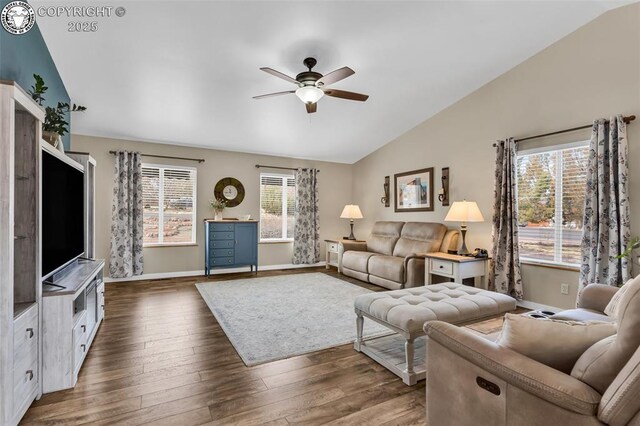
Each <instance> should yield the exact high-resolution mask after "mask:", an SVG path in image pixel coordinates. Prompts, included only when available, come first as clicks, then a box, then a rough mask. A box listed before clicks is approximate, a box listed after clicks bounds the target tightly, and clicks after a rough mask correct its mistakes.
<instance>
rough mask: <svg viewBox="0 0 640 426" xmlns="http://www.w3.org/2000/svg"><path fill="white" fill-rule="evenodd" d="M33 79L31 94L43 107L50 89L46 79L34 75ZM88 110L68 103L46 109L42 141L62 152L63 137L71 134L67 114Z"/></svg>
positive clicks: (59, 103) (60, 103)
mask: <svg viewBox="0 0 640 426" xmlns="http://www.w3.org/2000/svg"><path fill="white" fill-rule="evenodd" d="M33 78H34V79H35V81H36V82H35V83H34V85H33V86H31V90H30V91H29V94H30V95H31V98H32V99H33V100H34V101H36V102H37V103H38V105H40V106H42V103H43V102H44V100H45V99H44V96H43V95H44V94H45V93H46V92H47V90H48V89H49V88H48V87H47V86H46V85H45V83H44V79H43V78H42V77H40V76H39V75H38V74H34V75H33ZM86 109H87V108H86V107H84V106H82V105H76V104H73V106H70V105H69V104H68V103H66V102H58V105H57V106H56V107H55V108H53V107H50V106H47V107H45V118H44V123H43V124H42V139H44V140H46V141H47V142H49V143H50V144H51V145H53V146H54V147H56V148H58V149H60V150H62V136H64V135H65V134H66V133H68V132H69V123H68V122H67V120H66V114H67V113H69V112H82V111H85V110H86Z"/></svg>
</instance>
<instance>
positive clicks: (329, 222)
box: [71, 135, 352, 274]
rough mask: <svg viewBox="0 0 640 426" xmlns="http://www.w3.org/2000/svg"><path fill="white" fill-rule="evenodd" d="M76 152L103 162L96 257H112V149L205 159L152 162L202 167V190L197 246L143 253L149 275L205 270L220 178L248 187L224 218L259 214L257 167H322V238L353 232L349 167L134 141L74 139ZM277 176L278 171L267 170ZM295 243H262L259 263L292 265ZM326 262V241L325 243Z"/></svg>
mask: <svg viewBox="0 0 640 426" xmlns="http://www.w3.org/2000/svg"><path fill="white" fill-rule="evenodd" d="M71 149H72V150H73V151H80V152H89V153H91V155H92V156H93V157H94V158H95V159H96V161H97V163H98V167H97V173H96V181H97V183H96V193H97V196H96V212H97V213H96V252H97V253H96V255H97V257H101V258H105V259H107V262H108V259H109V236H110V234H111V232H110V227H111V194H112V191H113V165H114V163H113V156H112V155H111V154H109V151H110V150H116V149H126V150H133V151H140V152H143V153H148V154H157V155H170V156H177V157H192V158H204V159H205V160H206V161H205V162H204V163H200V164H198V163H194V162H187V161H179V160H163V159H153V158H148V159H147V160H148V161H149V162H153V163H157V164H172V165H186V166H195V167H197V169H198V190H197V217H198V230H197V237H196V238H197V239H196V241H197V246H189V247H149V248H145V250H144V272H145V274H153V273H162V272H181V271H196V270H203V269H204V263H203V262H204V260H203V259H204V246H203V235H204V231H203V225H202V219H204V218H207V217H213V213H212V211H211V208H210V207H209V201H210V200H211V199H212V198H213V187H214V186H215V184H216V182H218V180H219V179H221V178H223V177H226V176H232V177H235V178H237V179H238V180H240V182H242V184H243V185H244V187H245V193H246V195H245V199H244V201H243V202H242V204H240V205H239V206H237V207H234V208H229V209H227V210H225V216H240V215H243V214H251V215H252V217H253V218H257V217H258V214H259V203H260V192H259V175H260V171H259V170H258V169H256V168H255V167H254V166H255V165H256V164H267V165H275V166H283V167H317V168H318V169H320V175H319V179H318V182H319V185H320V187H319V193H320V237H321V238H322V239H324V238H335V237H336V236H338V235H343V234H345V233H346V232H347V230H348V222H346V221H345V220H343V219H339V216H340V213H341V212H342V208H343V207H344V205H345V204H350V203H351V202H352V200H351V170H352V166H351V165H347V164H337V163H327V162H321V161H305V160H297V159H291V158H281V157H270V156H263V155H252V154H241V153H235V152H228V151H215V150H209V149H197V148H188V147H179V146H172V145H163V144H154V143H145V142H132V141H124V140H115V139H106V138H97V137H89V136H80V135H72V138H71ZM261 171H272V172H278V171H277V170H266V169H261ZM292 247H293V244H292V243H273V244H260V247H259V251H258V257H259V264H260V265H263V266H264V265H287V264H290V263H291V254H292ZM321 250H323V255H322V259H321V260H324V241H323V242H322V244H321Z"/></svg>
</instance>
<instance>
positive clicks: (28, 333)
mask: <svg viewBox="0 0 640 426" xmlns="http://www.w3.org/2000/svg"><path fill="white" fill-rule="evenodd" d="M27 335H28V338H29V339H31V338H33V328H27Z"/></svg>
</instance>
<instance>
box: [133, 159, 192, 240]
mask: <svg viewBox="0 0 640 426" xmlns="http://www.w3.org/2000/svg"><path fill="white" fill-rule="evenodd" d="M142 193H143V197H142V198H143V204H144V215H143V217H144V223H143V225H144V243H145V244H148V245H149V244H165V245H174V244H194V243H195V241H196V240H195V222H196V208H195V205H196V169H195V168H188V167H184V168H183V167H172V166H157V165H148V164H143V166H142Z"/></svg>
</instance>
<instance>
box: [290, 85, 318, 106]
mask: <svg viewBox="0 0 640 426" xmlns="http://www.w3.org/2000/svg"><path fill="white" fill-rule="evenodd" d="M296 96H297V97H298V98H300V100H301V101H302V102H304V103H305V104H315V103H316V102H318V101H319V100H320V98H322V97H323V96H324V92H323V91H322V90H320V89H318V88H317V87H315V86H302V87H300V88H299V89H298V90H296Z"/></svg>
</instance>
